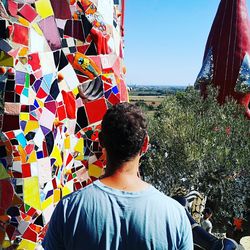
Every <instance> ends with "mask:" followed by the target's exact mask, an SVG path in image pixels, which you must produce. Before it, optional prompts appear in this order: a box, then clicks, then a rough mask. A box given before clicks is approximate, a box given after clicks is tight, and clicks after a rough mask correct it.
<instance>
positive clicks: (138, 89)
mask: <svg viewBox="0 0 250 250" xmlns="http://www.w3.org/2000/svg"><path fill="white" fill-rule="evenodd" d="M128 89H129V100H130V102H131V103H134V104H137V105H140V106H142V107H143V108H144V109H146V110H148V111H153V110H154V109H155V108H156V107H158V106H159V105H160V104H161V102H162V101H163V100H164V98H165V97H166V96H167V95H171V94H172V95H173V94H175V93H176V92H179V91H184V90H185V89H186V86H164V85H162V86H161V85H150V86H145V85H129V86H128Z"/></svg>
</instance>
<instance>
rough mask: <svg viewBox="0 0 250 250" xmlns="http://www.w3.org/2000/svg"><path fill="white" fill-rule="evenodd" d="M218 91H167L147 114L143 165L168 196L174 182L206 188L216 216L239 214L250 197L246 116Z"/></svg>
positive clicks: (249, 126)
mask: <svg viewBox="0 0 250 250" xmlns="http://www.w3.org/2000/svg"><path fill="white" fill-rule="evenodd" d="M216 96H217V91H216V89H215V88H212V87H211V88H208V95H207V97H206V98H205V99H204V98H203V97H201V96H200V93H199V92H197V91H196V90H194V89H193V88H192V87H189V88H187V90H186V91H185V92H179V93H177V94H176V95H169V96H167V97H166V99H165V100H164V101H163V103H162V104H161V105H160V106H159V107H158V109H157V111H156V112H155V114H154V116H153V117H152V116H151V117H149V136H150V143H151V147H150V150H149V152H148V153H147V154H146V155H145V157H144V159H143V161H142V169H143V174H144V176H145V179H146V180H147V181H149V182H151V183H152V184H154V185H155V186H157V187H158V188H159V189H160V190H161V191H163V192H164V193H166V194H168V195H173V193H174V190H176V188H178V187H185V188H186V189H187V190H190V189H196V190H198V191H200V192H203V193H205V194H206V195H207V196H208V198H209V199H210V200H211V201H213V203H214V209H215V211H214V212H215V213H214V217H215V220H217V221H219V220H223V219H225V218H227V217H228V216H232V215H233V212H234V213H236V214H239V213H241V211H242V210H244V206H245V200H246V199H247V198H249V197H250V193H249V188H250V174H249V169H250V121H249V120H247V119H246V118H245V115H244V109H243V108H242V106H240V105H238V104H237V103H236V102H235V101H234V100H231V99H230V100H227V102H226V103H225V104H224V105H220V104H218V102H217V99H216Z"/></svg>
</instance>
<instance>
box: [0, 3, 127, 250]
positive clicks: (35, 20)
mask: <svg viewBox="0 0 250 250" xmlns="http://www.w3.org/2000/svg"><path fill="white" fill-rule="evenodd" d="M4 2H6V3H7V4H6V5H5V4H3V2H0V17H1V18H0V47H1V51H0V66H1V68H0V131H1V132H0V185H2V187H4V188H1V187H0V191H1V194H0V197H2V198H3V199H0V220H1V224H2V223H3V225H4V228H6V234H4V235H5V236H6V237H5V239H4V241H3V242H2V246H6V247H12V246H11V245H13V244H16V242H17V240H18V238H19V239H21V241H18V242H19V243H18V244H19V245H18V246H17V249H35V248H37V247H38V246H39V243H37V242H41V241H42V239H43V237H44V235H45V232H46V229H47V227H48V223H49V220H50V217H51V215H52V213H53V210H54V207H55V205H56V204H57V203H58V202H59V201H60V199H61V198H62V197H64V196H65V195H67V194H69V193H71V192H73V191H76V190H78V189H80V188H83V187H85V186H86V185H88V184H90V183H91V182H92V181H94V180H96V178H98V177H99V176H100V175H101V174H103V172H104V168H105V166H104V162H103V161H101V160H100V159H101V158H102V153H101V149H100V145H99V143H98V132H99V130H100V123H101V120H102V117H103V115H104V113H105V112H106V110H107V108H108V107H109V106H110V105H111V104H115V103H117V102H120V101H127V100H128V99H127V91H126V85H125V82H124V72H123V64H122V63H123V58H122V57H121V56H122V54H123V53H121V51H120V50H121V48H123V40H122V39H121V37H122V33H121V31H122V27H121V26H122V23H121V21H120V20H121V18H119V17H120V15H121V13H122V5H121V4H120V3H119V2H116V3H114V2H113V1H112V0H94V1H90V0H88V1H67V0H61V1H55V0H38V1H33V0H29V1H25V3H24V2H23V3H19V2H20V1H19V2H18V1H13V0H8V1H4ZM17 2H18V3H17ZM5 7H6V8H7V9H5ZM118 48H119V53H118ZM3 200H4V202H3ZM6 214H8V216H9V217H8V218H7V219H6ZM4 216H5V217H4ZM0 240H1V235H0Z"/></svg>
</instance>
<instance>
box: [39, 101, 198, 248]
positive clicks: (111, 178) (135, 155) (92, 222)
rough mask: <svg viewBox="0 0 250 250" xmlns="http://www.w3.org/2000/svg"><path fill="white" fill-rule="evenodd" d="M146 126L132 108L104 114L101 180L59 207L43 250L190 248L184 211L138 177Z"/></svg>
mask: <svg viewBox="0 0 250 250" xmlns="http://www.w3.org/2000/svg"><path fill="white" fill-rule="evenodd" d="M146 127H147V125H146V120H145V118H144V117H143V115H142V113H141V110H140V109H139V108H138V107H136V106H134V105H132V104H128V103H121V104H118V105H116V106H113V107H112V108H110V109H109V110H108V111H107V113H106V114H105V116H104V118H103V121H102V131H101V132H100V134H99V140H100V143H101V146H102V147H103V153H104V154H105V155H106V160H107V167H106V173H105V176H104V177H103V178H102V179H100V180H97V181H95V182H94V183H93V184H90V185H89V186H87V187H86V188H84V189H82V190H79V191H77V192H75V193H73V194H71V195H69V196H67V197H65V198H63V199H62V200H61V202H60V203H59V204H58V205H57V207H56V209H55V211H54V214H53V216H52V219H51V221H50V225H49V229H48V232H47V235H46V237H45V240H44V242H43V246H44V248H45V249H46V250H57V249H67V250H70V249H72V250H77V249H83V250H85V249H89V250H96V249H107V250H110V249H111V250H116V249H128V250H133V249H134V250H143V249H157V250H161V249H166V250H167V249H169V250H172V249H173V250H174V249H179V250H180V249H182V250H191V249H193V241H192V232H191V226H190V223H189V221H188V218H187V216H186V213H185V211H184V208H183V207H182V206H181V205H180V204H178V203H177V202H176V201H175V200H173V199H171V198H170V197H167V196H165V195H164V194H163V193H161V192H159V191H158V190H156V189H155V188H154V187H152V186H151V185H149V184H148V183H146V182H144V181H142V180H141V179H140V178H139V177H138V174H137V173H138V168H139V160H140V157H141V156H142V154H143V153H145V152H146V151H147V147H148V135H147V130H146Z"/></svg>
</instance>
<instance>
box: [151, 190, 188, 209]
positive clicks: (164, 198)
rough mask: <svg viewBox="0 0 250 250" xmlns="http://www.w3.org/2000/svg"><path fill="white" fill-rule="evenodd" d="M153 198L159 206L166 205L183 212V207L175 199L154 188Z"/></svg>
mask: <svg viewBox="0 0 250 250" xmlns="http://www.w3.org/2000/svg"><path fill="white" fill-rule="evenodd" d="M155 190H156V192H155V197H154V199H156V200H157V203H159V204H160V205H161V206H164V207H168V208H169V209H173V210H175V211H176V212H180V213H184V210H185V209H184V207H183V206H182V205H181V204H180V203H179V202H178V201H176V200H175V199H173V198H171V197H170V196H168V195H166V194H164V193H163V192H161V191H159V190H158V189H156V188H155Z"/></svg>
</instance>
